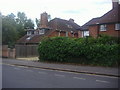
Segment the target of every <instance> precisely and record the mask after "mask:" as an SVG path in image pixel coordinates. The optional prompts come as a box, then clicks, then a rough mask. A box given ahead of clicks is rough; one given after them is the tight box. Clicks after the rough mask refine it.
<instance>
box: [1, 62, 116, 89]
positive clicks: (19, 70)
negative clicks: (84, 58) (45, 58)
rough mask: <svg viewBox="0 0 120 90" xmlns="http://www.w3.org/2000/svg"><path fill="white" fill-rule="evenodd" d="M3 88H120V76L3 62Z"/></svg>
mask: <svg viewBox="0 0 120 90" xmlns="http://www.w3.org/2000/svg"><path fill="white" fill-rule="evenodd" d="M2 86H3V88H118V78H117V77H110V76H100V75H90V74H80V73H72V72H64V71H55V70H47V69H38V68H32V67H23V66H15V65H10V64H9V65H8V64H2Z"/></svg>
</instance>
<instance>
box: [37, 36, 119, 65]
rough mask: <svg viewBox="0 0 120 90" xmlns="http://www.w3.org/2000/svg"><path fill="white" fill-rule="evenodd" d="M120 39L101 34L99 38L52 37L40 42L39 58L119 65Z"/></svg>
mask: <svg viewBox="0 0 120 90" xmlns="http://www.w3.org/2000/svg"><path fill="white" fill-rule="evenodd" d="M119 42H120V41H118V39H117V38H113V37H109V36H101V37H99V38H97V39H95V38H92V37H87V38H78V39H76V38H69V37H52V38H45V39H43V40H42V42H41V43H40V44H39V47H38V52H39V59H40V60H43V61H45V60H46V61H55V62H56V61H57V62H72V63H80V64H88V65H90V64H91V65H100V66H101V65H102V66H118V63H120V61H119V60H120V53H119V50H120V44H119Z"/></svg>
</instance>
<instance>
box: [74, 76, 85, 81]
mask: <svg viewBox="0 0 120 90" xmlns="http://www.w3.org/2000/svg"><path fill="white" fill-rule="evenodd" d="M73 78H75V79H81V80H86V79H85V78H80V77H73Z"/></svg>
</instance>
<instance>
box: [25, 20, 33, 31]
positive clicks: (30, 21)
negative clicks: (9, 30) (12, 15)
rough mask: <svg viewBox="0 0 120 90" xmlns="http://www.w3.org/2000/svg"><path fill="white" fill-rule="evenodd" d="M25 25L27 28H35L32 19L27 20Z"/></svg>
mask: <svg viewBox="0 0 120 90" xmlns="http://www.w3.org/2000/svg"><path fill="white" fill-rule="evenodd" d="M24 27H25V29H26V28H30V29H34V23H33V21H32V20H31V19H28V20H26V22H25V25H24Z"/></svg>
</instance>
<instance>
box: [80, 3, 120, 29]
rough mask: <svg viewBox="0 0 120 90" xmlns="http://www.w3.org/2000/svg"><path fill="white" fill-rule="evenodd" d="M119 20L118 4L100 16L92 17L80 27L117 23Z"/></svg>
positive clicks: (119, 7)
mask: <svg viewBox="0 0 120 90" xmlns="http://www.w3.org/2000/svg"><path fill="white" fill-rule="evenodd" d="M119 22H120V4H118V7H115V8H113V9H112V10H110V11H109V12H107V13H106V14H104V15H103V16H101V17H98V18H93V19H91V20H90V21H88V22H87V23H85V24H84V25H83V26H82V29H88V26H89V25H96V24H107V23H119Z"/></svg>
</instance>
